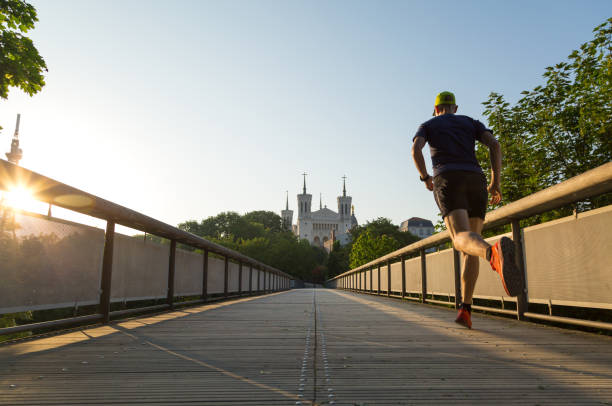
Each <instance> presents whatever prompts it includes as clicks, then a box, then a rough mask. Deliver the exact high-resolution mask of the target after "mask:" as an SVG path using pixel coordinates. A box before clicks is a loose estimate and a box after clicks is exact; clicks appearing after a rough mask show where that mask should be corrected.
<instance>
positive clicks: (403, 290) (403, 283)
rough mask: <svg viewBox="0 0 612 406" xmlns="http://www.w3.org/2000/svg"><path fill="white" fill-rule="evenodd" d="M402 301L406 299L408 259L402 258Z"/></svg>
mask: <svg viewBox="0 0 612 406" xmlns="http://www.w3.org/2000/svg"><path fill="white" fill-rule="evenodd" d="M401 261H402V299H403V298H405V297H406V258H405V257H402V258H401Z"/></svg>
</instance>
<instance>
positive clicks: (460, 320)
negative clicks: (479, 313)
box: [455, 309, 472, 329]
mask: <svg viewBox="0 0 612 406" xmlns="http://www.w3.org/2000/svg"><path fill="white" fill-rule="evenodd" d="M455 323H457V324H461V325H462V326H465V327H467V328H470V329H471V328H472V315H471V314H470V312H468V311H467V310H465V309H459V312H458V313H457V318H456V319H455Z"/></svg>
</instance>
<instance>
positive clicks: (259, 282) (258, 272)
mask: <svg viewBox="0 0 612 406" xmlns="http://www.w3.org/2000/svg"><path fill="white" fill-rule="evenodd" d="M260 290H261V268H257V293H259V291H260Z"/></svg>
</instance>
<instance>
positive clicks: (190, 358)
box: [0, 289, 612, 405]
mask: <svg viewBox="0 0 612 406" xmlns="http://www.w3.org/2000/svg"><path fill="white" fill-rule="evenodd" d="M453 319H454V311H453V310H451V309H445V308H439V307H434V306H427V305H422V304H418V303H412V302H408V301H399V300H395V299H389V298H386V297H377V296H372V295H360V294H356V293H347V292H339V291H330V290H312V289H300V290H292V291H288V292H284V293H276V294H270V295H266V296H260V297H249V298H242V299H237V300H233V301H227V302H221V303H215V304H207V305H202V306H198V307H194V308H188V309H181V310H177V311H173V312H166V313H160V314H158V315H153V316H144V317H137V318H132V319H129V320H125V321H121V322H114V323H111V324H110V325H108V326H102V327H97V328H89V329H85V330H75V331H72V332H69V333H65V334H59V335H55V336H50V337H46V338H40V339H33V340H25V341H23V342H19V343H15V344H10V345H2V346H0V365H2V366H3V368H0V404H1V405H32V404H36V405H70V404H88V403H96V404H128V403H129V404H155V405H159V404H175V405H176V404H183V403H184V404H187V403H192V404H204V405H206V404H208V405H218V404H242V405H275V404H279V405H280V404H284V405H287V404H304V405H305V404H330V401H332V400H333V401H334V403H335V404H338V405H340V404H377V405H378V404H449V403H453V404H483V405H485V404H487V405H488V404H493V403H498V404H499V403H503V404H506V403H508V404H512V403H514V404H555V405H557V404H605V402H609V401H610V399H612V338H610V337H605V336H597V335H594V334H588V333H582V332H576V331H570V330H561V329H557V328H552V327H546V326H541V325H535V324H531V323H521V322H518V321H516V320H509V319H503V318H497V317H494V316H486V315H480V314H475V315H474V317H473V322H474V329H473V330H467V329H464V328H462V327H460V326H458V325H456V324H455V323H454V322H453ZM11 385H15V386H11ZM301 385H303V386H301ZM300 389H301V390H300ZM300 394H302V395H303V396H302V397H299V395H300Z"/></svg>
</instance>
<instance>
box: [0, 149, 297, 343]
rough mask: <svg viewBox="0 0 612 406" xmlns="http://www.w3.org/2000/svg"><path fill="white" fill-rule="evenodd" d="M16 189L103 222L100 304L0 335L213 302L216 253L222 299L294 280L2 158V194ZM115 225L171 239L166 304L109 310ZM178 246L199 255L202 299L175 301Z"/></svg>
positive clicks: (281, 286)
mask: <svg viewBox="0 0 612 406" xmlns="http://www.w3.org/2000/svg"><path fill="white" fill-rule="evenodd" d="M16 187H19V188H23V189H27V190H28V191H29V192H30V193H31V195H32V197H33V198H34V199H36V200H38V201H41V202H45V203H49V204H52V205H54V206H59V207H62V208H65V209H68V210H71V211H75V212H78V213H82V214H85V215H88V216H92V217H96V218H99V219H102V220H105V221H106V231H105V233H104V244H103V253H102V261H101V277H100V279H101V282H100V290H99V303H98V312H97V313H95V314H90V315H86V316H80V317H71V318H66V319H61V320H53V321H47V322H42V323H30V324H25V325H21V326H14V327H7V328H0V335H4V334H11V333H17V332H22V331H31V330H34V329H40V328H48V327H59V326H66V325H71V324H77V323H84V322H103V323H108V322H109V321H110V319H111V318H113V317H120V316H125V315H128V314H133V313H137V312H143V311H150V310H162V309H170V308H173V306H175V305H178V304H180V305H191V304H197V303H203V302H206V301H210V300H216V298H214V299H213V298H211V297H210V296H209V290H208V280H209V275H208V273H209V264H210V261H211V260H212V259H213V258H209V254H216V255H217V256H220V257H222V258H223V261H224V271H223V272H224V275H223V293H222V294H220V295H219V297H220V298H228V297H232V296H242V295H251V294H255V293H261V292H272V291H280V290H286V289H289V288H290V280H291V279H292V277H291V276H290V275H288V274H286V273H284V272H282V271H280V270H278V269H275V268H273V267H271V266H268V265H266V264H264V263H262V262H260V261H257V260H255V259H253V258H250V257H248V256H246V255H243V254H241V253H239V252H237V251H234V250H231V249H228V248H226V247H223V246H221V245H218V244H215V243H213V242H211V241H208V240H206V239H204V238H201V237H198V236H196V235H193V234H191V233H188V232H186V231H184V230H180V229H178V228H176V227H174V226H171V225H169V224H165V223H163V222H161V221H159V220H156V219H154V218H151V217H148V216H146V215H144V214H141V213H139V212H136V211H134V210H131V209H128V208H126V207H123V206H120V205H118V204H115V203H113V202H110V201H107V200H104V199H102V198H99V197H97V196H94V195H92V194H89V193H87V192H84V191H81V190H79V189H76V188H74V187H71V186H68V185H66V184H63V183H61V182H58V181H55V180H53V179H50V178H48V177H46V176H43V175H40V174H38V173H35V172H32V171H30V170H27V169H24V168H22V167H19V166H16V165H13V164H12V163H9V162H7V161H4V160H0V191H3V190H4V191H10V190H12V189H14V188H16ZM40 217H46V216H40ZM66 223H68V222H66ZM116 224H119V225H122V226H125V227H129V228H132V229H136V230H140V231H142V232H144V233H146V234H151V235H155V236H159V237H162V238H165V239H167V240H169V241H170V246H169V257H168V268H167V269H168V271H167V275H168V284H167V296H166V300H165V301H166V303H164V304H162V305H156V306H149V307H137V308H133V309H128V310H117V311H111V287H112V282H113V252H114V244H115V241H116V238H115V225H116ZM178 243H180V244H184V245H186V246H189V247H193V248H195V249H199V250H201V251H202V265H201V273H202V275H201V276H202V286H201V294H200V295H199V296H200V299H198V300H192V301H188V302H187V301H183V302H180V303H175V296H176V295H175V270H176V256H177V244H178ZM230 261H233V262H236V263H237V264H238V288H237V290H235V291H230V288H229V282H228V278H229V268H230ZM244 266H246V267H248V274H247V275H248V276H247V275H245V278H248V288H247V286H246V285H247V282H246V280H245V281H244V283H243V279H244V278H243V273H245V272H243V267H244ZM1 267H2V264H0V275H1V274H2V272H1V270H2V269H1ZM255 272H257V275H255V274H254V273H255ZM255 276H256V277H257V280H256V282H254V279H253V278H254V277H255ZM24 305H25V303H24Z"/></svg>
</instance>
